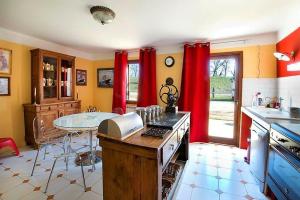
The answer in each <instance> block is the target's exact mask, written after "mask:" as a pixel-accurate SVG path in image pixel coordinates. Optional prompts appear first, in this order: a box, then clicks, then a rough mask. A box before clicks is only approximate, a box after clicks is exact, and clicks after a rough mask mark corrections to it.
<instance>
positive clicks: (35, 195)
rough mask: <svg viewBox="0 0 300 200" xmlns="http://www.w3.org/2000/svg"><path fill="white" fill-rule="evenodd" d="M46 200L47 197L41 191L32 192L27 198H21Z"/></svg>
mask: <svg viewBox="0 0 300 200" xmlns="http://www.w3.org/2000/svg"><path fill="white" fill-rule="evenodd" d="M46 199H47V195H45V194H44V193H43V192H40V191H36V192H30V193H28V194H27V195H26V196H24V197H23V198H21V200H46Z"/></svg>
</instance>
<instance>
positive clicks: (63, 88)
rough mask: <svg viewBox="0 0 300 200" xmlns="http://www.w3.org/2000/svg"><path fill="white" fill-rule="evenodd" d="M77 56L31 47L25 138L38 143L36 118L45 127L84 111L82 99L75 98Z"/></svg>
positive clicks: (29, 141) (28, 141) (32, 142)
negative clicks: (36, 139)
mask: <svg viewBox="0 0 300 200" xmlns="http://www.w3.org/2000/svg"><path fill="white" fill-rule="evenodd" d="M74 90H75V57H73V56H69V55H64V54H61V53H56V52H52V51H47V50H42V49H34V50H31V104H24V105H23V106H24V118H25V140H26V143H27V144H28V145H35V142H34V136H33V127H32V122H33V119H34V118H35V117H39V118H40V119H41V120H43V121H44V124H45V129H46V130H45V131H46V134H47V131H48V132H49V131H50V130H52V129H53V128H54V127H53V120H55V119H56V118H58V117H61V116H64V115H70V114H74V113H78V112H80V107H81V106H80V101H78V100H75V98H74V96H75V95H74Z"/></svg>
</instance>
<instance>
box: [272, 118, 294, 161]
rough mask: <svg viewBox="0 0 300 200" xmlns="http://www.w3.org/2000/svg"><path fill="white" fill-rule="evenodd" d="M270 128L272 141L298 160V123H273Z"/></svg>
mask: <svg viewBox="0 0 300 200" xmlns="http://www.w3.org/2000/svg"><path fill="white" fill-rule="evenodd" d="M271 128H272V129H271V135H270V136H271V138H272V140H273V141H275V142H276V143H277V145H279V146H281V147H283V148H284V149H286V150H287V151H289V152H290V153H292V154H293V155H294V156H296V157H297V158H298V159H300V123H299V122H298V123H290V122H283V123H274V124H272V125H271ZM270 142H271V143H272V141H270Z"/></svg>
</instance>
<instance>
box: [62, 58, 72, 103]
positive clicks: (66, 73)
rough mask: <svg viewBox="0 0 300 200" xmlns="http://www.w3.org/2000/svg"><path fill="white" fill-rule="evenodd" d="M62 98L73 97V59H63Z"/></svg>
mask: <svg viewBox="0 0 300 200" xmlns="http://www.w3.org/2000/svg"><path fill="white" fill-rule="evenodd" d="M60 91H61V94H60V95H61V98H69V97H73V61H72V60H68V59H63V58H62V59H61V70H60Z"/></svg>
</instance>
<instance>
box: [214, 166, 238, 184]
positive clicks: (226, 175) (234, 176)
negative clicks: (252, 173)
mask: <svg viewBox="0 0 300 200" xmlns="http://www.w3.org/2000/svg"><path fill="white" fill-rule="evenodd" d="M218 175H219V176H220V177H221V178H222V179H229V180H235V181H241V180H242V176H241V173H239V172H238V171H237V170H235V169H227V168H218Z"/></svg>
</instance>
